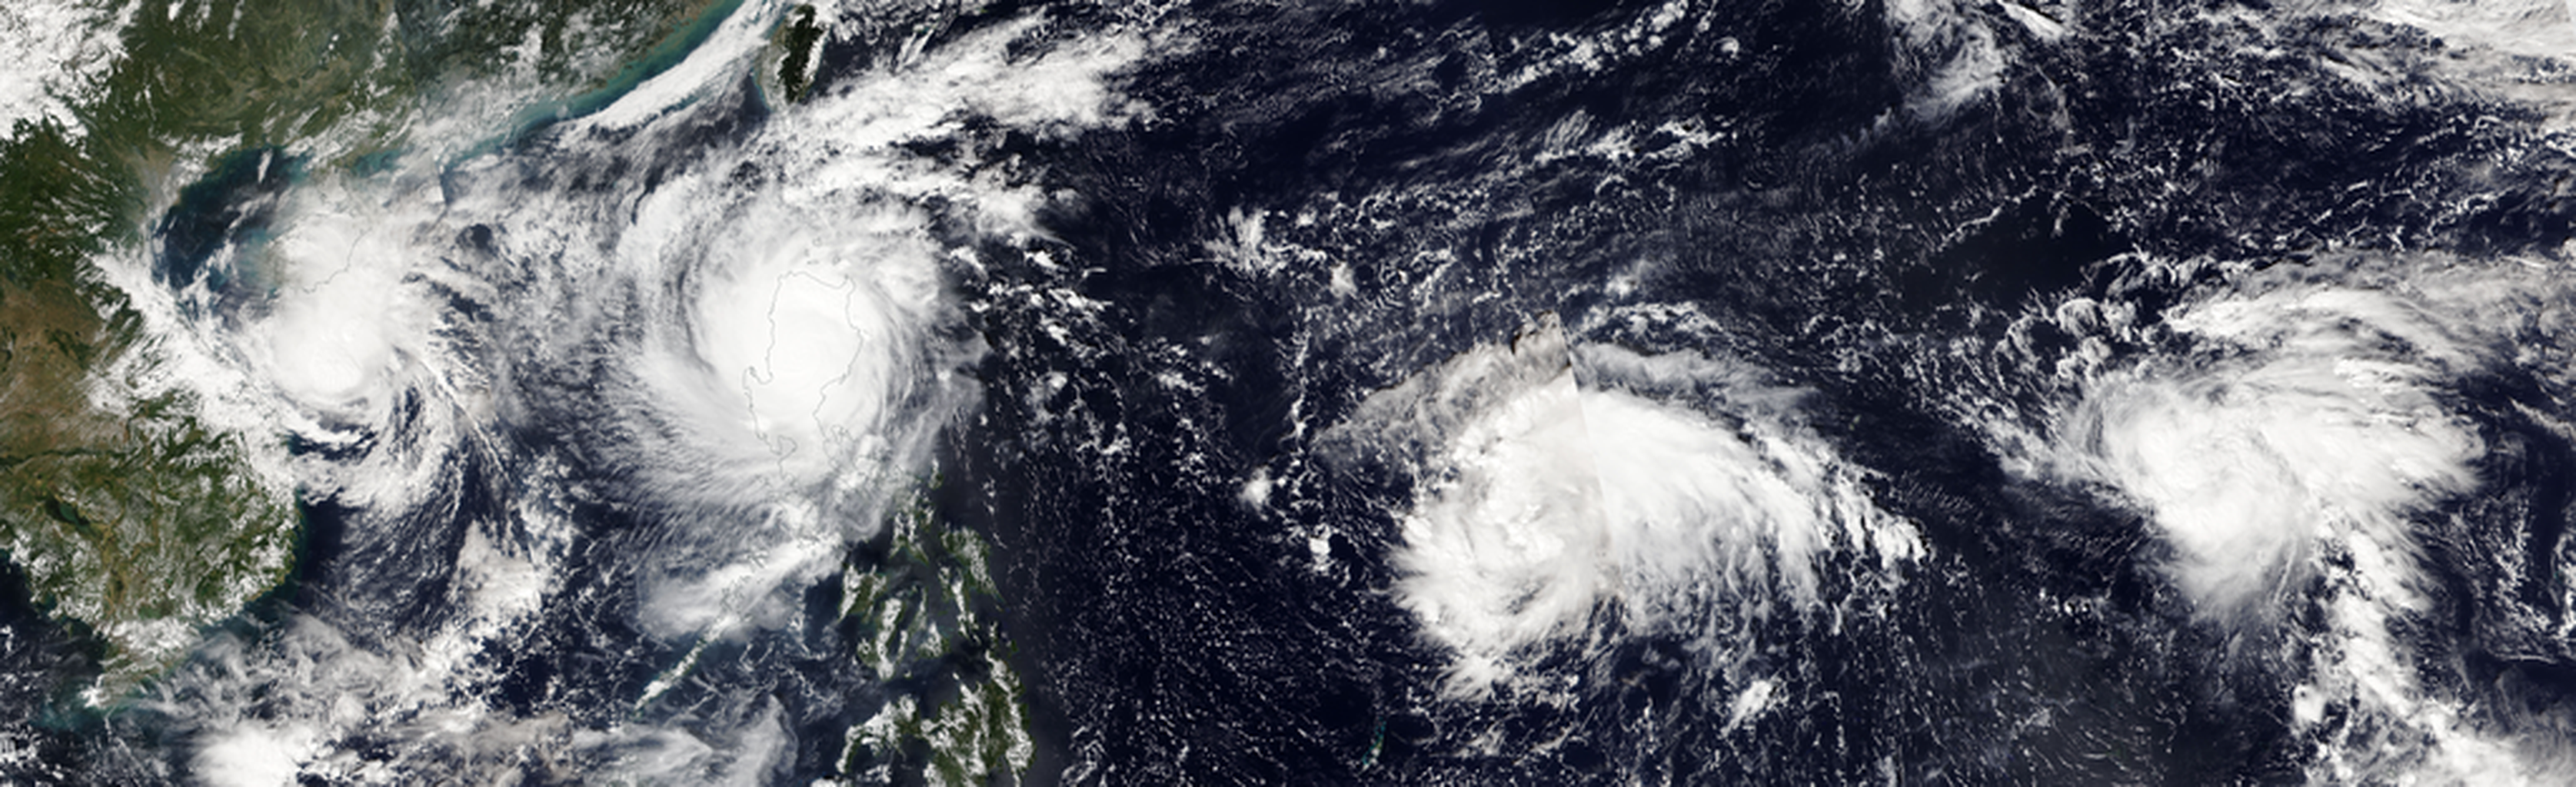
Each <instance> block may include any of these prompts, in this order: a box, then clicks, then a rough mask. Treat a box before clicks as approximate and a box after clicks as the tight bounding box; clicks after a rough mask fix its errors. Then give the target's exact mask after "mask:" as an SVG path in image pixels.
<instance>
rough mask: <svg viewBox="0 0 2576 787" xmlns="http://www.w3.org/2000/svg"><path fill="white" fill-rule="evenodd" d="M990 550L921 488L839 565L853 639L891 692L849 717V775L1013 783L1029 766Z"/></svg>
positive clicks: (845, 761)
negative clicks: (858, 718) (871, 708)
mask: <svg viewBox="0 0 2576 787" xmlns="http://www.w3.org/2000/svg"><path fill="white" fill-rule="evenodd" d="M935 483H936V482H934V487H935ZM990 551H991V550H990V548H989V546H988V545H987V544H986V543H985V542H984V539H983V537H982V536H979V535H977V534H976V533H974V532H973V531H971V530H967V529H964V528H958V527H951V526H949V525H948V524H946V523H944V522H942V521H940V519H939V518H938V517H936V516H935V515H934V514H933V512H932V511H931V508H930V506H929V503H928V499H927V497H926V493H916V495H915V496H914V498H913V499H912V501H911V503H910V504H909V505H906V506H904V507H903V508H902V509H901V510H900V511H899V512H898V513H897V514H896V515H895V516H893V517H891V521H890V523H889V532H887V533H886V534H884V535H883V536H882V537H881V538H880V539H879V540H878V541H877V542H874V543H871V544H869V545H868V546H866V547H865V548H863V549H861V550H859V552H858V553H857V554H856V555H854V556H853V557H852V559H851V560H850V562H849V564H848V566H847V567H846V568H845V569H844V571H843V574H842V597H841V610H842V614H843V615H844V616H847V617H848V618H849V619H850V620H851V621H852V622H853V623H855V624H857V625H856V626H855V627H854V628H855V635H854V636H853V637H852V639H853V643H852V647H853V648H855V650H856V655H857V656H858V660H859V663H861V664H864V665H867V666H868V667H869V668H870V669H872V670H874V672H875V674H876V677H877V679H878V681H879V685H881V686H884V687H887V689H888V691H889V692H890V696H889V699H888V700H887V702H886V704H885V705H884V707H883V708H881V709H880V710H879V712H878V713H877V715H876V716H875V718H872V719H869V720H868V721H867V722H865V723H862V724H859V725H857V726H855V727H852V728H851V729H850V733H849V741H848V744H847V748H846V749H844V750H843V754H842V763H841V768H842V773H843V775H844V778H845V779H847V780H848V783H852V784H929V785H969V784H973V785H983V784H995V783H1006V784H1015V783H1018V781H1019V779H1020V777H1021V776H1022V775H1023V774H1025V773H1026V772H1027V770H1028V767H1029V759H1030V757H1031V755H1032V754H1033V753H1034V751H1035V747H1034V745H1033V743H1032V742H1031V741H1030V740H1029V736H1028V732H1027V730H1028V705H1027V701H1026V697H1025V695H1024V690H1023V684H1022V683H1021V681H1020V677H1019V674H1018V672H1016V671H1014V670H1013V669H1012V668H1011V666H1010V664H1009V661H1008V660H1009V658H1010V656H1011V655H1012V649H1011V647H1010V645H1009V643H1008V641H1007V640H1005V639H1004V638H1003V637H1002V635H1001V629H1000V627H999V626H998V625H997V624H998V621H996V620H994V619H993V610H994V609H996V605H997V604H998V602H999V595H998V593H997V591H996V590H995V588H994V586H993V575H992V569H991V567H990V565H989V564H988V555H989V554H990Z"/></svg>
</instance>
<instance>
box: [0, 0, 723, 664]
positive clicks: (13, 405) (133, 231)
mask: <svg viewBox="0 0 2576 787" xmlns="http://www.w3.org/2000/svg"><path fill="white" fill-rule="evenodd" d="M119 5H122V3H121V2H118V3H101V4H100V8H101V9H102V10H103V11H104V12H105V13H106V14H109V15H113V14H114V13H115V12H116V11H117V10H118V9H117V6H119ZM726 7H729V6H726ZM715 8H716V5H715V0H591V1H588V2H576V1H574V0H543V1H540V2H511V3H490V4H483V3H478V2H475V0H372V1H370V0H192V1H191V2H186V3H182V4H180V5H179V7H178V8H177V9H176V13H174V12H173V8H172V4H171V3H170V2H169V0H146V1H145V2H142V3H141V4H140V5H139V6H138V7H136V8H135V9H134V13H132V14H131V15H130V17H129V18H130V19H131V24H130V25H128V26H127V27H126V28H125V29H124V30H123V31H122V32H123V43H124V49H125V54H124V56H123V58H122V59H121V60H119V61H118V62H117V63H116V64H115V65H114V66H112V67H111V69H110V70H109V71H108V72H107V73H106V75H105V76H104V77H103V78H101V79H100V80H99V81H98V83H97V84H94V85H90V86H87V87H85V88H84V89H82V90H81V91H79V92H78V93H77V94H76V95H74V96H71V97H70V98H71V99H72V103H73V107H74V114H75V116H76V117H77V118H78V122H79V126H78V127H77V128H75V127H67V126H63V125H60V124H57V123H54V122H51V121H36V122H21V123H20V124H18V125H17V126H16V127H15V128H13V129H10V130H9V136H8V138H7V139H6V140H5V141H0V548H5V549H6V550H7V553H8V556H9V558H10V559H12V560H13V561H15V562H16V563H17V564H18V565H19V566H21V567H22V568H23V569H24V570H25V572H26V575H27V577H28V582H29V584H30V586H31V588H30V589H31V590H32V592H33V593H34V595H35V597H36V598H37V600H38V602H39V603H40V604H42V605H45V606H47V607H48V608H49V609H51V610H52V612H53V613H54V614H55V615H56V616H58V617H60V618H63V619H66V620H67V621H69V622H72V623H74V624H76V627H78V628H84V629H86V630H88V631H90V632H92V633H93V634H94V635H95V637H96V638H97V640H98V642H99V645H100V647H101V648H102V649H103V653H102V656H101V658H102V660H103V662H104V664H103V666H104V675H103V676H102V677H101V678H100V682H99V684H98V685H97V686H95V687H93V689H92V691H91V692H90V696H91V697H92V700H93V701H100V700H102V699H107V698H115V697H119V696H122V695H123V694H125V693H126V692H128V691H130V690H131V689H132V688H133V687H135V686H136V685H139V683H140V682H141V681H142V680H144V679H146V678H148V677H149V676H151V675H153V674H156V673H158V672H160V671H161V670H162V669H163V668H165V667H167V666H168V665H169V664H170V663H171V662H172V661H173V660H175V659H176V658H178V657H179V656H181V655H183V654H184V650H185V648H186V647H187V645H188V644H189V640H191V639H193V638H194V635H195V633H196V632H197V631H198V630H199V629H201V628H202V627H204V626H206V625H209V624H212V623H214V622H217V621H220V620H222V619H224V618H226V617H229V616H231V615H234V614H236V613H238V612H239V611H240V610H241V609H242V608H243V607H244V605H246V604H248V603H249V602H251V601H252V600H254V599H256V598H258V597H259V596H260V595H261V594H263V593H267V592H269V591H270V590H272V589H273V588H275V587H277V586H278V585H279V583H280V582H282V581H284V580H285V579H286V578H287V576H288V575H289V572H290V570H291V568H292V566H291V565H290V564H291V562H292V560H293V555H294V548H293V547H294V538H295V534H296V530H297V525H298V517H297V514H296V508H295V505H294V498H293V490H291V489H287V488H284V484H283V483H282V482H281V481H280V480H277V479H273V478H266V477H263V476H262V475H261V474H260V473H258V472H256V471H255V470H254V465H253V464H252V460H253V459H254V457H256V456H259V455H263V454H276V453H279V452H281V451H282V450H283V449H282V447H281V446H280V445H279V444H278V441H279V440H281V439H282V438H281V437H280V436H278V435H263V434H234V433H227V432H224V431H222V430H218V429H214V428H212V427H210V426H208V425H207V424H205V423H204V422H203V421H202V420H201V418H200V409H199V405H200V403H199V402H197V401H195V400H193V398H192V397H191V396H190V395H189V394H187V393H185V392H170V391H166V390H156V389H153V388H149V387H145V388H136V387H132V386H129V385H127V383H128V382H129V381H123V380H114V379H107V375H105V374H104V372H105V370H107V369H110V368H122V369H140V370H148V369H151V368H153V365H154V364H155V363H157V362H158V361H159V360H161V359H160V358H159V356H157V355H156V353H157V352H158V348H156V347H155V346H153V345H152V343H151V342H150V340H149V339H148V337H147V336H146V335H145V334H144V332H143V331H142V330H141V327H140V320H139V319H138V317H137V316H136V314H135V312H134V311H133V310H132V308H131V307H130V304H128V303H127V302H126V301H125V299H124V296H123V294H122V293H121V292H118V291H117V290H116V289H115V288H113V287H111V286H107V285H105V284H102V283H100V279H99V278H98V276H97V275H96V272H95V271H93V270H90V268H89V266H91V265H92V264H93V261H94V260H95V259H96V258H97V257H98V256H99V255H102V254H111V253H124V254H147V253H149V251H150V246H149V244H150V240H151V228H152V226H153V225H154V223H155V222H156V221H157V220H158V218H159V217H158V216H157V215H155V212H156V211H157V210H158V209H159V208H160V206H162V205H166V204H168V203H169V202H170V200H171V199H172V198H173V195H175V194H177V193H178V191H179V190H180V189H181V188H182V187H184V186H186V185H187V184H186V183H185V182H182V181H183V180H184V179H186V178H188V177H193V175H192V174H191V173H199V172H206V171H209V170H210V169H211V168H212V166H213V163H214V162H215V161H217V160H220V159H222V158H223V157H225V156H228V155H232V154H235V153H238V152H240V151H247V150H258V149H264V148H276V149H281V150H284V151H286V152H287V153H288V154H289V155H291V156H295V157H297V158H299V159H302V160H305V161H308V162H311V163H310V164H309V165H308V166H309V168H312V169H330V168H339V167H359V168H364V167H367V166H380V165H381V163H382V162H383V161H385V160H387V159H389V158H391V157H396V156H399V155H401V153H402V152H403V151H404V149H405V148H406V146H407V145H408V144H410V142H411V141H410V140H409V139H407V138H406V134H407V132H408V130H409V129H411V128H413V127H414V126H415V124H416V122H417V121H419V120H421V119H422V118H421V113H423V112H424V111H428V108H430V107H432V106H433V103H432V102H431V101H430V99H431V98H433V97H435V96H436V95H438V93H439V91H441V90H444V89H449V88H453V87H455V86H458V85H462V84H467V83H468V82H469V81H471V80H479V79H487V78H495V75H497V74H500V73H502V72H503V71H504V70H505V69H517V71H514V72H512V73H515V74H519V75H521V77H520V78H521V81H522V82H525V81H526V80H527V78H528V76H529V75H533V78H534V79H535V80H536V81H537V83H538V84H539V85H542V86H549V87H546V88H545V89H546V90H552V91H553V92H554V94H555V96H556V97H562V96H571V95H575V94H576V92H577V91H580V90H584V89H589V88H594V87H597V86H600V85H604V84H610V83H611V82H612V81H613V80H616V79H617V78H619V77H620V76H621V74H620V73H619V72H620V70H622V69H629V68H631V67H632V66H633V61H635V60H636V59H637V58H638V56H639V55H640V54H641V53H644V52H646V51H647V49H648V47H651V46H654V45H655V44H657V43H667V40H668V39H670V38H672V37H673V36H675V35H677V34H678V32H679V31H682V30H684V29H687V28H688V27H689V25H690V24H691V23H692V22H695V21H697V20H698V19H699V18H700V17H701V16H702V15H704V14H706V13H708V12H710V11H711V10H713V9H715ZM532 42H533V43H534V44H535V46H530V44H531V43H532ZM504 50H509V51H511V52H516V53H519V54H518V55H515V56H504V55H502V54H500V53H502V52H503V51H504ZM628 83H629V84H631V81H630V82H628ZM527 97H528V98H531V99H535V100H545V99H547V98H548V97H549V96H547V95H544V94H543V90H541V91H539V94H534V95H528V96H527ZM506 131H508V129H492V132H493V133H496V134H499V133H504V132H506ZM99 391H107V392H109V393H113V394H118V395H111V396H93V393H94V392H99ZM100 401H109V402H116V403H117V404H114V405H101V404H99V403H98V402H100Z"/></svg>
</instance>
